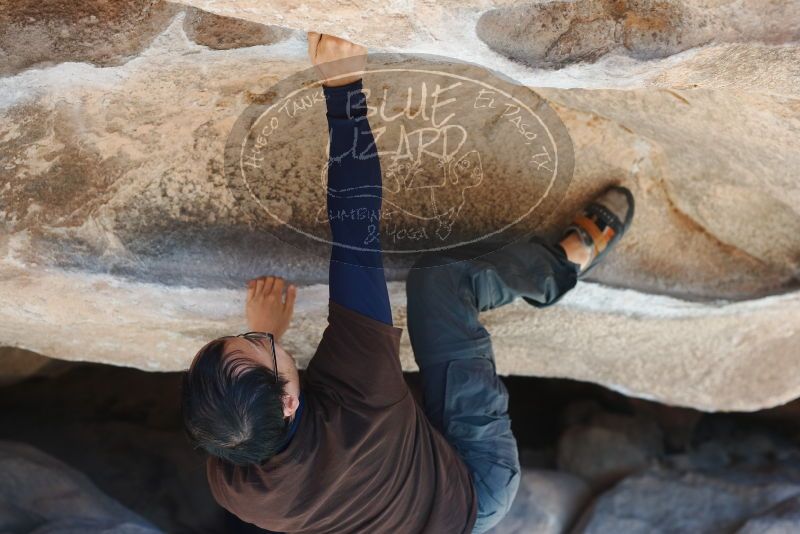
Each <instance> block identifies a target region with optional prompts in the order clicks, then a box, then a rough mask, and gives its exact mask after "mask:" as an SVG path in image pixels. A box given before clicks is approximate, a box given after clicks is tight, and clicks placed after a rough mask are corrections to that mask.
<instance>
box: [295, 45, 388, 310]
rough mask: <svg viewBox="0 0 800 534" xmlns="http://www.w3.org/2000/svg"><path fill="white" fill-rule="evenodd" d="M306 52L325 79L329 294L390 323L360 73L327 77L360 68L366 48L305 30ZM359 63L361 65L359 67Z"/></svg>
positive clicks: (376, 182) (374, 156)
mask: <svg viewBox="0 0 800 534" xmlns="http://www.w3.org/2000/svg"><path fill="white" fill-rule="evenodd" d="M313 35H318V34H313ZM313 42H316V44H313ZM312 48H313V51H312ZM312 52H313V53H312ZM309 54H311V58H312V61H313V62H314V64H315V65H317V66H318V70H319V71H320V72H321V73H322V74H323V76H324V79H325V83H324V84H323V92H324V95H325V102H326V106H327V115H326V116H327V120H328V131H329V136H330V137H329V139H330V157H329V160H328V195H327V208H328V220H329V222H330V227H331V236H332V241H333V246H332V250H331V260H330V270H329V287H330V298H331V300H333V301H334V302H336V303H337V304H340V305H342V306H344V307H346V308H349V309H351V310H353V311H356V312H359V313H361V314H363V315H366V316H368V317H371V318H373V319H375V320H378V321H381V322H383V323H386V324H390V325H391V324H392V313H391V307H390V305H389V294H388V291H387V289H386V277H385V275H384V271H383V259H382V254H381V244H380V240H379V235H380V233H379V231H380V217H381V200H382V198H381V191H382V189H381V186H382V181H381V166H380V161H379V159H378V150H377V147H376V145H375V139H374V137H373V135H372V131H371V129H370V125H369V121H368V119H367V116H366V115H367V108H366V96H365V95H364V93H363V92H362V87H363V86H362V79H361V77H360V75H358V76H349V77H346V78H340V79H332V78H335V76H336V75H337V74H339V73H346V72H352V71H353V70H359V68H360V69H363V67H364V65H365V64H366V49H365V48H363V47H360V46H358V45H354V44H352V43H349V42H347V41H345V40H343V39H338V38H336V37H332V36H329V35H322V36H320V39H319V40H316V38H314V37H312V34H311V33H309ZM359 61H361V62H363V63H361V64H360V65H359V63H358V62H359ZM330 62H333V63H330ZM343 82H344V83H343Z"/></svg>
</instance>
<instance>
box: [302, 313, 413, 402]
mask: <svg viewBox="0 0 800 534" xmlns="http://www.w3.org/2000/svg"><path fill="white" fill-rule="evenodd" d="M402 332H403V329H402V328H398V327H395V326H391V325H388V324H386V323H383V322H381V321H377V320H375V319H372V318H370V317H367V316H366V315H362V314H360V313H358V312H355V311H353V310H350V309H348V308H346V307H344V306H342V305H340V304H338V303H336V302H335V301H333V300H330V301H329V303H328V326H327V327H326V328H325V331H324V333H323V334H322V340H321V341H320V344H319V347H318V348H317V352H316V353H315V354H314V357H313V358H312V359H311V362H310V363H309V364H308V368H307V369H306V374H305V380H306V387H310V388H313V389H316V390H318V391H321V392H324V393H326V394H328V395H330V396H331V397H333V398H334V399H335V400H336V401H337V402H340V403H342V404H345V405H346V404H354V405H358V406H360V407H363V406H368V407H376V408H379V407H385V406H389V405H391V404H394V403H396V402H398V401H400V400H402V399H403V398H404V397H405V396H406V395H407V394H408V393H409V390H408V385H407V384H406V381H405V378H404V377H403V369H402V366H401V365H400V337H401V335H402Z"/></svg>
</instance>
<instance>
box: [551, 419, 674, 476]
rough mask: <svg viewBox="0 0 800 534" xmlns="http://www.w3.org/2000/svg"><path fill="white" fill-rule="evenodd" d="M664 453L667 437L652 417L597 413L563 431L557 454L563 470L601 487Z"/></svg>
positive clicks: (647, 463) (559, 464) (560, 467)
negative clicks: (649, 418) (665, 438)
mask: <svg viewBox="0 0 800 534" xmlns="http://www.w3.org/2000/svg"><path fill="white" fill-rule="evenodd" d="M663 454H664V437H663V435H662V433H661V429H660V428H659V427H658V425H656V424H655V423H654V422H653V421H651V420H647V419H642V418H637V417H633V416H626V415H619V414H613V413H596V414H593V415H592V416H591V417H589V418H587V420H585V421H581V422H580V423H578V424H574V425H571V426H569V427H568V428H567V429H566V430H565V431H564V432H563V433H562V434H561V437H560V438H559V441H558V453H557V458H558V468H559V469H560V470H562V471H566V472H568V473H572V474H574V475H577V476H579V477H581V478H583V479H584V480H587V481H588V482H589V483H590V484H591V485H592V486H593V487H595V488H601V487H604V486H607V485H610V484H612V483H614V482H616V481H617V480H619V479H620V478H623V477H624V476H626V475H629V474H630V473H633V472H635V471H639V470H642V469H645V468H646V467H648V465H650V464H651V463H653V462H655V461H656V460H657V459H659V458H660V457H661V456H662V455H663Z"/></svg>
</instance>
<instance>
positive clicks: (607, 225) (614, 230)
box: [562, 185, 634, 279]
mask: <svg viewBox="0 0 800 534" xmlns="http://www.w3.org/2000/svg"><path fill="white" fill-rule="evenodd" d="M633 206H634V202H633V194H632V193H631V192H630V190H629V189H628V188H626V187H622V186H618V185H615V186H611V187H610V188H608V189H606V190H605V191H604V192H603V193H601V194H600V196H598V197H597V198H595V199H594V200H593V201H592V202H590V203H589V205H587V206H586V207H585V208H583V210H582V211H581V212H580V213H579V214H578V215H577V216H575V218H574V219H573V220H572V224H570V225H569V226H568V227H567V228H566V229H565V230H564V233H563V235H562V239H563V238H564V237H566V236H567V235H568V234H569V233H570V232H575V233H576V234H578V237H579V238H580V239H581V241H582V242H583V244H584V245H586V246H587V247H589V248H590V249H591V259H590V260H589V263H588V264H587V266H586V268H585V269H583V270H581V271H580V272H578V278H579V279H580V278H583V277H584V276H586V274H587V273H589V271H591V270H592V269H593V268H594V267H595V266H596V265H597V264H598V263H599V262H600V261H602V259H603V258H604V257H605V255H606V254H607V253H608V251H609V250H611V249H612V248H614V245H616V244H617V242H619V240H620V239H621V238H622V236H623V234H625V231H626V230H627V229H628V227H630V225H631V221H632V220H633Z"/></svg>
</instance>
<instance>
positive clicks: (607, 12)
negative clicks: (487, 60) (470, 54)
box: [476, 0, 800, 67]
mask: <svg viewBox="0 0 800 534" xmlns="http://www.w3.org/2000/svg"><path fill="white" fill-rule="evenodd" d="M798 20H800V9H799V8H798V6H797V5H796V4H791V3H788V2H785V3H781V2H778V3H775V4H772V5H769V6H765V5H764V3H763V2H758V1H754V0H751V1H747V2H739V3H737V4H736V5H732V4H731V3H729V2H727V3H726V2H707V1H668V2H665V1H663V0H645V1H641V0H640V1H626V0H622V1H619V0H615V1H609V0H577V1H570V2H564V1H553V2H542V3H535V4H527V5H517V6H508V7H501V8H498V9H493V10H490V11H487V12H486V13H484V14H483V15H482V16H481V18H480V19H479V20H478V24H477V27H476V32H477V34H478V36H479V37H480V38H481V39H482V40H483V41H485V42H486V43H487V44H488V45H489V46H491V47H492V48H493V49H495V50H497V51H498V52H500V53H502V54H504V55H506V56H509V57H511V58H513V59H516V60H520V61H524V62H526V63H528V64H530V65H533V66H547V67H558V66H563V65H565V64H568V63H574V62H579V61H595V60H597V59H598V58H599V57H601V56H603V55H606V54H608V53H610V52H613V51H620V52H622V53H624V54H627V55H630V56H633V57H637V58H643V59H652V58H660V57H667V56H671V55H674V54H677V53H679V52H683V51H684V50H687V49H689V48H693V47H697V46H700V45H704V44H707V43H710V42H715V43H723V42H740V41H761V42H768V43H776V44H779V43H785V42H791V41H796V40H797V39H798V38H800V30H798V25H797V21H798Z"/></svg>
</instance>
